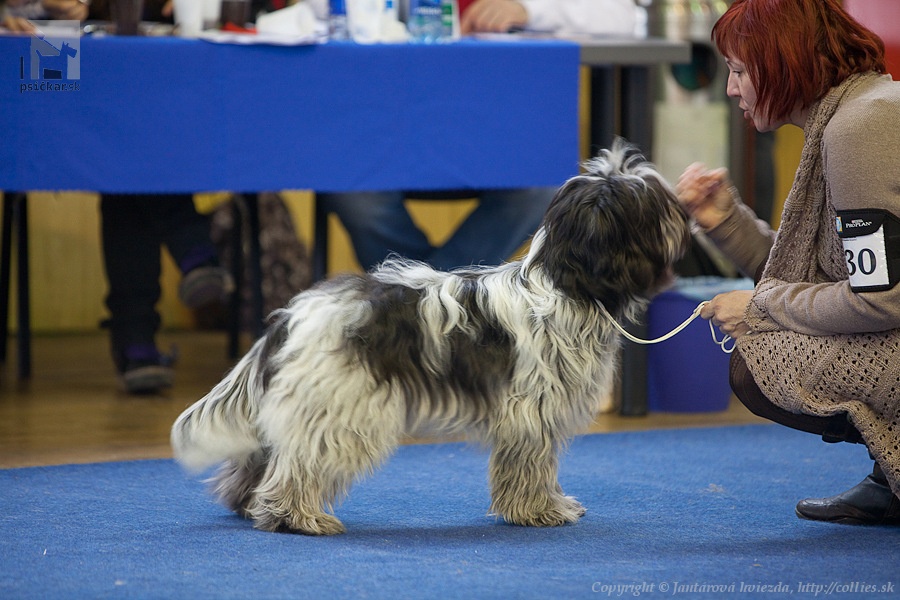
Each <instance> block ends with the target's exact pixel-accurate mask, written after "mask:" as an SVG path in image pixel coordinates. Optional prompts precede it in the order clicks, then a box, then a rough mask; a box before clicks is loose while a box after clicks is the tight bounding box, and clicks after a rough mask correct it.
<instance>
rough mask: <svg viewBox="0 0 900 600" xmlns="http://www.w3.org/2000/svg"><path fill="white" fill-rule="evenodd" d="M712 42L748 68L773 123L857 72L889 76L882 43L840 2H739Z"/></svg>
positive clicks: (714, 32)
mask: <svg viewBox="0 0 900 600" xmlns="http://www.w3.org/2000/svg"><path fill="white" fill-rule="evenodd" d="M712 39H713V41H714V42H715V44H716V46H717V47H718V48H719V52H721V53H722V54H723V55H724V56H725V57H727V58H733V59H737V60H739V61H740V62H742V63H743V64H744V65H745V66H746V67H747V75H748V76H749V77H750V81H751V82H752V83H753V86H754V87H755V88H756V95H757V101H758V103H759V106H760V108H761V111H762V113H763V114H764V115H765V116H767V117H768V118H770V119H772V120H773V121H780V120H784V119H787V118H788V117H789V116H790V115H791V113H793V112H794V110H795V109H797V108H798V107H799V108H807V107H809V106H811V105H812V104H813V103H815V102H816V101H817V100H819V99H820V98H822V96H824V95H825V94H826V93H827V92H828V90H830V89H831V88H833V87H834V86H836V85H838V84H839V83H841V82H842V81H843V80H844V79H846V78H847V77H849V76H850V75H852V74H854V73H864V72H868V71H875V72H877V73H884V72H886V67H885V62H884V42H883V41H882V40H881V38H880V37H878V36H877V35H876V34H875V33H874V32H872V31H870V30H869V29H866V28H865V27H863V26H862V25H860V24H859V23H858V22H857V21H856V20H854V19H853V17H851V16H850V15H849V14H847V12H846V11H845V10H844V8H843V7H842V6H841V3H840V0H735V2H734V4H732V5H731V7H730V8H729V9H728V10H727V11H725V14H724V15H722V17H721V18H720V19H719V20H718V22H716V24H715V26H713V30H712Z"/></svg>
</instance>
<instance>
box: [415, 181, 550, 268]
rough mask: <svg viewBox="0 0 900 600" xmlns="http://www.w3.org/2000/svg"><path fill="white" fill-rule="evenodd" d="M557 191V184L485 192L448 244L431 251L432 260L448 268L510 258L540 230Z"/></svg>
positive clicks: (435, 265) (488, 263)
mask: <svg viewBox="0 0 900 600" xmlns="http://www.w3.org/2000/svg"><path fill="white" fill-rule="evenodd" d="M555 193H556V188H555V187H536V188H522V189H514V190H486V191H484V192H482V193H481V194H480V195H479V198H480V200H479V203H478V207H477V208H476V209H475V210H474V211H472V213H471V214H470V215H469V216H468V217H467V218H466V220H465V221H463V223H462V225H460V227H459V229H457V230H456V232H455V233H454V234H453V236H452V237H451V238H450V239H449V240H448V241H447V243H446V244H444V245H443V246H442V247H440V248H438V249H436V250H435V251H434V252H432V254H431V259H430V261H429V262H430V263H431V264H432V265H433V266H434V267H435V268H437V269H443V270H449V269H453V268H456V267H464V266H469V265H473V264H484V265H496V264H500V263H502V262H503V261H506V260H509V258H510V257H511V256H512V254H513V252H515V251H516V250H518V249H519V247H520V246H521V245H522V244H523V243H525V241H526V240H528V239H529V238H530V237H531V236H532V235H534V232H535V231H537V228H538V227H539V226H540V224H541V219H542V218H543V216H544V212H545V211H546V210H547V207H548V206H549V205H550V201H551V200H552V199H553V195H554V194H555Z"/></svg>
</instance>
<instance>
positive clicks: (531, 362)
mask: <svg viewBox="0 0 900 600" xmlns="http://www.w3.org/2000/svg"><path fill="white" fill-rule="evenodd" d="M585 169H586V172H585V174H583V175H579V176H577V177H573V178H572V179H570V180H569V181H567V182H566V183H565V184H564V185H563V186H562V187H561V188H560V190H559V191H558V192H557V194H556V196H555V198H554V199H553V201H552V203H551V205H550V206H549V208H548V209H547V213H546V215H545V217H544V220H543V223H542V225H541V227H540V229H539V230H538V232H537V233H536V234H535V237H534V239H533V241H532V243H531V250H530V252H529V253H528V255H527V256H526V257H525V259H524V260H521V261H516V262H511V263H508V264H504V265H502V266H498V267H490V268H477V269H462V270H457V271H453V272H449V273H447V272H439V271H435V270H433V269H431V268H430V267H428V266H426V265H424V264H420V263H415V262H409V261H404V260H388V261H386V262H385V263H384V264H383V265H381V266H380V267H379V268H377V269H375V270H374V271H373V272H371V273H368V274H365V275H347V276H342V277H339V278H335V279H333V280H330V281H326V282H324V283H322V284H320V285H317V286H315V287H313V288H312V289H310V290H308V291H305V292H303V293H301V294H299V295H298V296H296V297H295V298H294V299H293V300H292V301H291V303H290V304H289V306H288V307H287V308H284V309H282V310H280V311H278V312H277V313H276V314H275V315H274V321H273V324H272V325H271V327H270V329H269V331H268V333H267V334H266V336H265V337H264V338H262V339H260V340H259V341H258V342H256V344H255V345H254V346H253V348H252V349H251V350H250V351H249V352H248V354H247V355H246V356H245V357H244V358H243V359H242V360H241V361H240V362H239V363H238V364H237V365H236V366H235V368H234V369H233V370H232V371H231V373H229V374H228V375H227V376H226V377H225V379H224V380H223V381H222V382H221V383H219V384H218V385H217V386H216V387H215V388H214V389H213V390H212V391H211V392H210V393H209V394H207V395H206V397H204V398H203V399H201V400H200V401H198V402H197V403H196V404H194V405H193V406H191V407H190V408H188V409H187V410H186V411H185V412H184V413H183V414H182V415H181V416H180V417H179V418H178V420H177V422H176V423H175V424H174V426H173V428H172V446H173V448H174V451H175V456H176V458H177V459H178V460H179V461H180V462H181V463H182V464H183V465H185V466H186V467H188V468H190V469H196V470H201V469H204V468H207V467H210V466H213V465H216V464H221V467H220V469H219V471H218V472H217V474H216V475H215V476H214V478H213V483H214V487H215V493H216V494H217V495H218V497H219V498H220V499H221V501H222V502H224V503H225V504H226V505H227V506H229V507H230V508H231V509H233V510H235V511H236V512H238V513H239V514H241V515H243V516H245V517H247V518H250V519H252V520H253V521H254V524H255V526H256V527H258V528H260V529H265V530H269V531H291V532H299V533H307V534H319V535H328V534H335V533H341V532H342V531H344V526H343V525H342V524H341V522H340V521H339V520H338V519H337V518H336V517H335V516H334V514H333V506H334V504H335V503H336V502H337V501H339V500H340V499H341V498H342V497H343V496H344V495H345V494H346V493H347V492H348V490H349V488H350V486H351V484H352V483H353V482H354V480H356V479H357V478H359V477H360V476H362V475H365V474H367V473H370V472H371V471H372V470H373V469H375V468H376V467H377V466H378V465H379V464H380V463H382V462H383V461H384V460H385V459H387V458H388V456H389V455H390V454H391V453H392V452H393V451H394V450H395V448H396V447H397V445H398V443H399V442H400V441H401V439H402V437H403V436H404V435H405V434H422V433H434V432H436V431H440V432H445V433H447V432H450V433H461V432H465V433H466V434H467V435H468V437H469V438H470V439H477V440H480V441H482V442H484V443H485V444H487V445H488V446H489V447H490V449H491V455H490V484H491V495H492V502H491V507H490V510H491V512H492V513H493V514H494V515H497V516H499V517H502V518H503V520H505V521H506V522H508V523H516V524H520V525H538V526H547V525H561V524H564V523H571V522H574V521H577V520H578V518H579V517H580V516H581V515H583V514H584V508H583V507H582V506H581V505H580V504H579V503H578V502H577V501H576V500H575V499H574V498H572V497H571V496H566V495H565V494H564V493H563V491H562V489H561V488H560V486H559V483H558V482H557V462H558V460H557V457H558V453H559V452H560V450H561V449H563V448H564V447H565V445H566V444H567V442H568V440H569V439H570V438H571V436H573V435H574V434H575V433H578V432H579V431H583V430H584V429H585V428H586V427H587V426H588V425H589V424H590V423H591V421H592V419H593V418H594V416H595V413H596V412H597V410H598V408H599V405H600V403H601V401H602V399H603V398H604V396H605V395H606V394H607V393H608V392H609V390H610V388H611V386H612V385H613V380H614V375H615V372H616V356H617V349H618V347H619V345H620V337H619V334H618V333H617V331H616V330H615V329H614V328H613V325H612V323H611V322H610V320H609V317H608V316H606V315H605V314H604V311H603V310H602V308H601V305H603V307H605V309H606V310H607V311H608V313H609V314H611V315H612V316H613V317H615V318H623V317H629V316H633V315H634V314H635V313H636V312H637V310H638V309H639V308H641V307H642V306H644V305H645V304H646V303H647V301H648V300H649V298H650V297H651V296H652V295H653V294H655V293H656V292H658V291H660V290H661V289H662V288H664V287H665V286H666V285H667V284H668V283H669V282H670V280H671V277H672V265H673V263H674V262H675V261H676V260H677V259H679V258H680V257H681V255H682V254H683V252H684V250H685V248H686V247H687V244H688V241H689V230H688V224H687V218H686V217H685V215H684V213H683V212H682V210H681V209H680V207H679V206H678V204H677V201H676V199H675V197H674V195H673V192H672V189H671V187H670V186H669V184H668V183H667V182H666V181H665V180H664V179H663V178H662V177H661V176H660V174H659V173H658V172H657V171H656V170H655V169H654V168H653V166H652V165H651V164H650V163H648V162H645V161H644V160H643V158H642V157H641V156H640V155H639V154H637V152H636V151H635V150H634V149H633V148H631V147H629V146H627V145H626V144H623V143H619V142H617V143H616V144H615V145H614V146H613V148H612V150H608V151H604V152H603V153H602V154H601V155H600V156H599V157H597V158H595V159H592V160H590V161H588V162H587V163H586V165H585Z"/></svg>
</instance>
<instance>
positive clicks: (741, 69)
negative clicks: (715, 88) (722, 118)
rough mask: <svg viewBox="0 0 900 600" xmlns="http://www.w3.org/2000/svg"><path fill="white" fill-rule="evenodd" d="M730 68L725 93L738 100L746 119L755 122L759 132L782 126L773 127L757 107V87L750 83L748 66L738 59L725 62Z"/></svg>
mask: <svg viewBox="0 0 900 600" xmlns="http://www.w3.org/2000/svg"><path fill="white" fill-rule="evenodd" d="M725 64H726V65H727V66H728V84H727V86H726V88H725V92H726V93H727V94H728V96H729V97H730V98H737V99H738V100H739V102H738V108H740V109H741V110H742V111H744V118H745V119H749V120H750V121H753V125H754V127H756V130H757V131H772V130H774V129H776V128H777V127H779V126H780V125H782V123H779V124H778V125H775V126H774V127H773V123H771V122H770V121H769V119H768V118H766V117H764V116H763V115H762V114H761V113H760V111H758V110H757V106H756V100H757V98H756V87H754V85H753V82H752V81H750V75H749V74H748V73H747V66H746V65H745V64H744V63H742V62H741V61H739V60H737V59H736V58H728V59H726V60H725Z"/></svg>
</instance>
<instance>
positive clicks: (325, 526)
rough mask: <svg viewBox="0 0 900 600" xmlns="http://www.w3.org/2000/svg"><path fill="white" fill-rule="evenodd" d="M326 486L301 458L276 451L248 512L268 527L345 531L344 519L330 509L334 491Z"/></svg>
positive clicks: (325, 532) (310, 531) (309, 532)
mask: <svg viewBox="0 0 900 600" xmlns="http://www.w3.org/2000/svg"><path fill="white" fill-rule="evenodd" d="M324 487H327V486H324ZM324 487H323V485H322V483H321V482H320V481H319V480H318V479H317V478H316V477H315V476H314V475H313V474H312V473H311V472H310V471H309V470H308V469H307V468H306V467H304V466H302V465H300V464H298V461H297V460H295V459H294V458H292V457H290V456H286V455H285V454H283V453H279V452H275V451H273V453H272V454H271V455H270V457H269V463H268V465H267V467H266V471H265V473H264V474H263V477H262V480H261V481H260V483H259V486H258V487H257V488H256V492H255V494H254V495H253V498H252V500H251V503H250V505H249V506H248V509H247V513H248V515H249V516H250V517H251V518H252V519H253V523H254V526H255V527H256V528H258V529H262V530H265V531H282V532H288V533H305V534H307V535H334V534H337V533H343V532H344V531H345V529H344V525H343V523H341V522H340V520H339V519H338V518H337V517H335V516H334V515H332V514H329V513H328V512H326V505H327V504H329V502H328V501H327V498H328V497H329V496H332V495H333V491H330V490H326V489H324Z"/></svg>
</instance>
